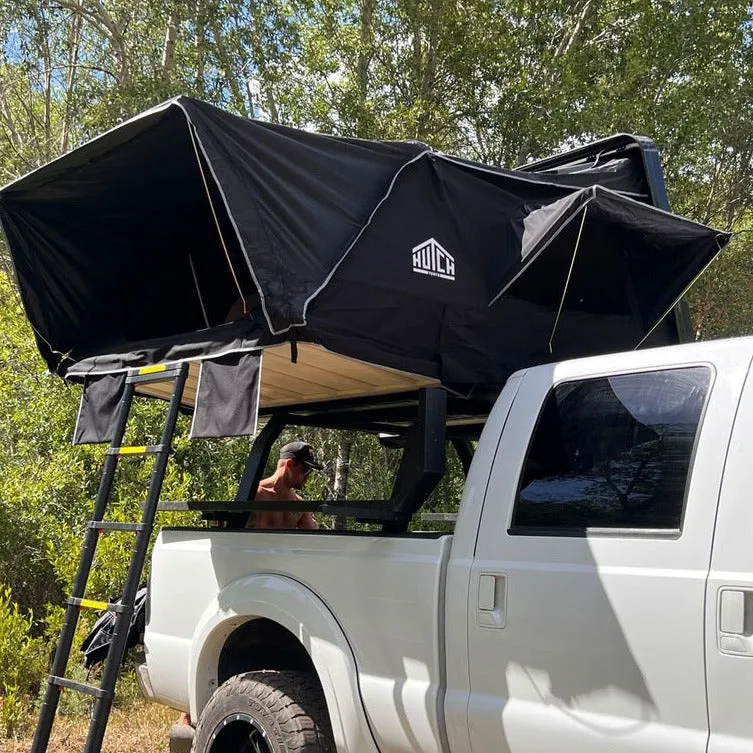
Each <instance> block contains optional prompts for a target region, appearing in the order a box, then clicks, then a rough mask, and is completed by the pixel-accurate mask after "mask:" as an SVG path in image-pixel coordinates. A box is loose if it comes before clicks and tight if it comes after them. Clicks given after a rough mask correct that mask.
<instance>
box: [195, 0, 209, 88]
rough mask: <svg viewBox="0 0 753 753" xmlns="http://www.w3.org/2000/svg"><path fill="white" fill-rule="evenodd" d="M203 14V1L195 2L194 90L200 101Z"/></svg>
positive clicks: (203, 53)
mask: <svg viewBox="0 0 753 753" xmlns="http://www.w3.org/2000/svg"><path fill="white" fill-rule="evenodd" d="M204 13H205V10H204V0H196V88H197V89H198V91H199V98H201V99H203V98H204V56H205V55H206V46H207V37H206V21H205V17H204Z"/></svg>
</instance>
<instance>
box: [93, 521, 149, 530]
mask: <svg viewBox="0 0 753 753" xmlns="http://www.w3.org/2000/svg"><path fill="white" fill-rule="evenodd" d="M145 527H146V526H145V525H144V524H143V523H116V522H115V521H112V520H90V521H89V528H95V529H96V530H98V531H136V532H138V531H143V530H144V528H145Z"/></svg>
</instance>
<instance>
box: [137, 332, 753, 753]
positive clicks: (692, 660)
mask: <svg viewBox="0 0 753 753" xmlns="http://www.w3.org/2000/svg"><path fill="white" fill-rule="evenodd" d="M752 359H753V338H742V339H737V340H728V341H718V342H709V343H698V344H691V345H680V346H675V347H666V348H659V349H654V350H645V351H636V352H631V353H625V354H617V355H609V356H600V357H595V358H588V359H582V360H575V361H568V362H564V363H558V364H552V365H545V366H538V367H535V368H531V369H528V370H526V371H521V372H518V373H516V374H515V375H514V376H512V377H511V378H510V379H509V381H508V382H507V384H506V386H505V387H504V390H503V391H502V393H501V394H500V396H499V398H498V399H497V401H496V404H495V406H494V409H493V411H492V413H491V415H490V416H489V418H488V421H487V422H486V425H485V427H484V429H483V433H482V435H481V438H480V441H479V443H478V446H477V448H476V451H475V455H474V457H473V461H472V464H471V466H470V471H469V473H468V476H467V481H466V484H465V489H464V492H463V496H462V500H461V502H460V506H459V513H458V516H457V522H456V525H455V529H454V533H453V534H444V533H418V532H413V533H409V534H399V535H396V534H390V533H381V534H363V533H355V532H344V531H319V532H313V533H312V532H272V531H244V530H232V529H220V528H216V529H212V528H204V529H198V528H194V529H186V528H183V529H164V530H162V531H161V533H160V535H159V538H158V540H157V543H156V546H155V548H154V554H153V561H152V568H151V585H150V598H149V607H148V617H147V626H146V632H145V646H146V664H145V665H143V666H142V667H141V670H140V674H141V680H142V686H143V687H144V689H145V691H146V693H147V694H148V695H149V696H151V697H152V698H154V699H155V700H157V701H160V702H162V703H165V704H168V705H169V706H172V707H175V708H178V709H184V710H186V711H190V715H191V717H192V719H193V720H195V721H196V722H197V726H196V733H195V738H194V741H193V746H194V747H193V749H194V750H195V751H198V752H199V753H209V752H210V751H211V753H219V752H221V751H246V750H248V751H255V752H256V753H261V752H262V751H264V752H265V753H266V752H268V751H305V752H306V753H313V752H314V751H330V750H334V749H336V750H337V751H340V752H341V753H344V752H345V751H348V752H349V753H376V752H377V751H381V752H382V753H388V752H389V753H469V752H470V751H473V752H474V753H489V751H513V752H514V753H544V752H546V753H554V752H556V753H565V752H566V751H571V752H572V753H605V751H620V752H625V753H628V752H630V753H632V752H633V751H635V752H637V751H640V753H651V752H655V753H668V752H669V751H677V753H704V752H707V751H708V752H709V753H727V752H732V751H735V752H736V753H739V752H741V751H753V707H752V706H751V703H752V701H751V699H752V698H753V374H751V361H752Z"/></svg>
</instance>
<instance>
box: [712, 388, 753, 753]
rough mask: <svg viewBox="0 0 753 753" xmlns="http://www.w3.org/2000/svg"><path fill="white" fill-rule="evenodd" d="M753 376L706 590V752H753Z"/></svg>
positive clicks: (731, 456)
mask: <svg viewBox="0 0 753 753" xmlns="http://www.w3.org/2000/svg"><path fill="white" fill-rule="evenodd" d="M751 542H753V375H751V374H749V375H748V379H747V381H746V384H745V389H744V391H743V396H742V399H741V401H740V407H739V409H738V412H737V416H736V418H735V425H734V428H733V431H732V438H731V440H730V445H729V452H728V455H727V463H726V466H725V469H724V479H723V481H722V493H721V496H720V502H719V511H718V513H717V521H716V528H715V533H714V548H713V553H712V557H711V571H710V573H709V579H708V587H707V590H706V661H707V673H708V697H709V722H710V726H711V739H710V741H709V753H732V751H734V752H735V753H746V752H749V753H750V752H753V544H752V543H751Z"/></svg>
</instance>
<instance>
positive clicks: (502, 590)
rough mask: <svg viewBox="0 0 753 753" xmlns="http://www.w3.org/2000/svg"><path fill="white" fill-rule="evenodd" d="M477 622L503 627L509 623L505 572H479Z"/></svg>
mask: <svg viewBox="0 0 753 753" xmlns="http://www.w3.org/2000/svg"><path fill="white" fill-rule="evenodd" d="M476 623H477V624H478V625H479V626H480V627H488V628H503V627H504V626H505V625H506V624H507V576H506V575H504V574H503V573H480V574H479V576H478V590H477V594H476Z"/></svg>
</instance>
